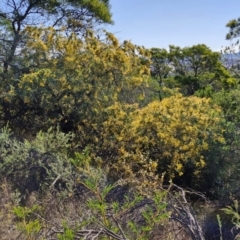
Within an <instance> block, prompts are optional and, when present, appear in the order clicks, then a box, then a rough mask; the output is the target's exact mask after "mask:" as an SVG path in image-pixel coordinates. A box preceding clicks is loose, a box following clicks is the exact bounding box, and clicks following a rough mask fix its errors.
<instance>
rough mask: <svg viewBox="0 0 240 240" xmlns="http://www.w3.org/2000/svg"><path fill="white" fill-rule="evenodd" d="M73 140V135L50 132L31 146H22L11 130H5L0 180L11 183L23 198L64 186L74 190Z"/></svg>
mask: <svg viewBox="0 0 240 240" xmlns="http://www.w3.org/2000/svg"><path fill="white" fill-rule="evenodd" d="M71 138H72V134H63V133H62V132H59V130H57V131H53V129H49V130H48V131H47V132H46V133H44V132H42V131H41V132H39V133H38V134H37V136H36V138H35V139H33V140H32V141H31V142H30V141H27V140H24V141H23V142H22V141H20V140H18V139H16V138H14V137H13V136H12V137H11V132H10V130H9V129H8V128H3V129H2V130H1V138H0V149H1V150H0V151H1V154H0V174H1V178H6V179H8V180H10V182H11V183H12V186H13V188H14V189H18V190H19V191H20V193H21V194H22V196H24V195H26V194H29V193H31V192H33V191H37V190H39V189H45V188H47V189H49V188H50V187H54V186H56V187H61V184H64V185H65V188H69V189H71V187H72V184H73V182H72V181H73V180H72V176H71V174H72V165H71V164H70V161H69V160H68V150H69V142H70V141H71ZM19 183H20V184H19ZM25 197H26V196H25Z"/></svg>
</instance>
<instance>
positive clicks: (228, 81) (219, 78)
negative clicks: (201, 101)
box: [169, 44, 237, 95]
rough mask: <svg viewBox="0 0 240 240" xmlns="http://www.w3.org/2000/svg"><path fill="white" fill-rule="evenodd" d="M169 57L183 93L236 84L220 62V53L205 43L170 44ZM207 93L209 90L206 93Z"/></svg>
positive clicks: (213, 89) (216, 89)
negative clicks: (192, 44)
mask: <svg viewBox="0 0 240 240" xmlns="http://www.w3.org/2000/svg"><path fill="white" fill-rule="evenodd" d="M169 59H170V62H171V65H172V66H173V69H174V77H175V79H176V81H177V82H179V83H180V84H181V85H182V92H183V93H184V94H185V95H192V94H194V93H197V94H198V92H199V91H200V92H201V95H203V94H204V91H206V90H205V89H209V87H211V89H212V91H218V90H220V89H221V88H223V87H225V88H228V87H232V86H235V85H236V84H237V81H236V79H234V78H233V77H232V76H231V74H230V73H229V72H228V71H227V70H226V69H225V68H224V67H223V65H222V63H221V62H220V54H219V53H217V52H213V51H211V50H210V49H209V48H208V47H207V46H206V45H204V44H198V45H194V46H192V47H185V48H180V47H176V46H172V45H171V46H170V50H169ZM207 94H208V95H209V91H208V93H207Z"/></svg>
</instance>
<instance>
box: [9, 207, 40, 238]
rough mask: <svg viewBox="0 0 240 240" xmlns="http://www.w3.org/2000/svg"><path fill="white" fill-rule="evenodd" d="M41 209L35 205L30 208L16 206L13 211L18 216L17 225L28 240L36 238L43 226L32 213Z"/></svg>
mask: <svg viewBox="0 0 240 240" xmlns="http://www.w3.org/2000/svg"><path fill="white" fill-rule="evenodd" d="M38 211H39V206H37V205H34V206H32V207H30V208H27V207H21V206H18V207H14V208H13V213H14V214H15V215H16V217H17V218H18V224H17V227H18V228H19V230H20V231H21V232H22V233H23V234H24V235H25V237H26V239H27V240H31V239H34V237H35V236H37V234H38V233H39V231H40V230H41V228H42V224H41V222H40V221H39V219H37V218H36V217H34V218H33V217H32V214H33V213H35V212H38Z"/></svg>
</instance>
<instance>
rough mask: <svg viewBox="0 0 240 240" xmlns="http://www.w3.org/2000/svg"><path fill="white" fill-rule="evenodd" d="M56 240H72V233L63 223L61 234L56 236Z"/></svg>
mask: <svg viewBox="0 0 240 240" xmlns="http://www.w3.org/2000/svg"><path fill="white" fill-rule="evenodd" d="M57 238H58V240H74V238H75V236H74V231H73V230H72V229H70V228H69V227H68V226H67V225H66V223H63V233H59V234H57Z"/></svg>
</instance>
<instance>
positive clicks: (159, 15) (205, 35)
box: [107, 0, 240, 51]
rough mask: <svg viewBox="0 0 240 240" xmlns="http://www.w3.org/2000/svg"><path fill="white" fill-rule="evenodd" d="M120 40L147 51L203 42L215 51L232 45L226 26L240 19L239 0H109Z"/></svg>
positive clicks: (111, 27)
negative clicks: (145, 48)
mask: <svg viewBox="0 0 240 240" xmlns="http://www.w3.org/2000/svg"><path fill="white" fill-rule="evenodd" d="M110 4H111V12H112V13H113V20H114V25H113V26H108V27H107V30H108V31H110V32H113V33H115V35H116V36H117V38H118V39H119V40H120V41H123V40H131V41H132V42H133V43H134V44H138V45H143V46H145V47H147V48H151V47H158V48H168V46H169V45H170V44H173V45H176V46H180V47H186V46H192V45H195V44H201V43H204V44H206V45H207V46H209V47H210V48H211V49H212V50H214V51H219V50H221V49H222V46H223V47H226V46H228V45H229V44H230V42H229V41H226V40H225V36H226V34H227V32H228V29H227V28H226V27H225V26H226V23H227V22H228V21H229V20H231V19H234V18H238V17H240V1H239V0H110Z"/></svg>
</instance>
